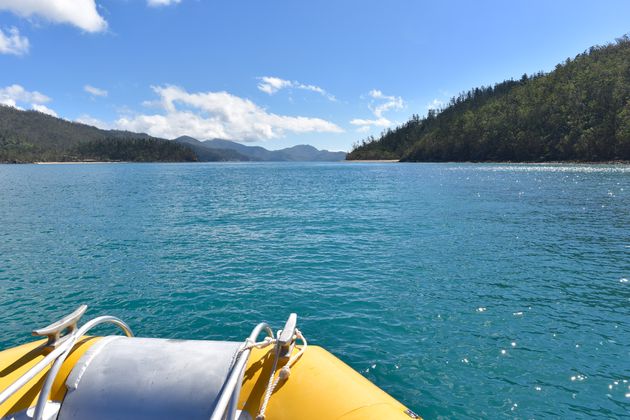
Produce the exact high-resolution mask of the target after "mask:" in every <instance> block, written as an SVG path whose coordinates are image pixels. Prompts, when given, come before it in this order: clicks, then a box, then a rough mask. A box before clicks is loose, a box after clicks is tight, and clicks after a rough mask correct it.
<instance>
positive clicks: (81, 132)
mask: <svg viewBox="0 0 630 420" xmlns="http://www.w3.org/2000/svg"><path fill="white" fill-rule="evenodd" d="M345 156H346V154H345V153H344V152H329V151H326V150H317V149H316V148H314V147H312V146H306V145H300V146H294V147H289V148H286V149H282V150H267V149H265V148H263V147H258V146H245V145H242V144H239V143H236V142H233V141H228V140H220V139H214V140H209V141H203V142H202V141H199V140H197V139H194V138H192V137H189V136H182V137H178V138H177V139H175V140H165V139H160V138H156V137H152V136H149V135H148V134H144V133H132V132H129V131H120V130H101V129H99V128H96V127H92V126H89V125H86V124H80V123H75V122H71V121H67V120H64V119H61V118H56V117H53V116H50V115H47V114H43V113H41V112H37V111H23V110H19V109H17V108H13V107H9V106H3V105H0V163H2V162H51V161H59V162H76V161H88V160H89V161H128V162H195V161H201V162H225V161H265V162H266V161H341V160H344V159H345Z"/></svg>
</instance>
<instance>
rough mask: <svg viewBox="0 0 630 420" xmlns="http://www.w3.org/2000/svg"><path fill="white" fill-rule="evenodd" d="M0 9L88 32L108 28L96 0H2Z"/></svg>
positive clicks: (0, 0)
mask: <svg viewBox="0 0 630 420" xmlns="http://www.w3.org/2000/svg"><path fill="white" fill-rule="evenodd" d="M0 10H8V11H11V12H13V13H15V14H16V15H18V16H21V17H27V18H28V17H33V16H37V17H40V18H43V19H46V20H48V21H50V22H53V23H67V24H70V25H74V26H77V27H79V28H81V29H83V30H84V31H87V32H100V31H104V30H105V29H107V22H106V21H105V19H103V17H101V15H99V13H98V11H97V10H96V3H95V1H94V0H0Z"/></svg>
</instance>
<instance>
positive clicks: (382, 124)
mask: <svg viewBox="0 0 630 420" xmlns="http://www.w3.org/2000/svg"><path fill="white" fill-rule="evenodd" d="M350 124H352V125H358V126H370V125H375V126H379V127H387V126H388V125H390V124H391V121H390V120H388V119H387V118H377V119H373V120H364V119H361V118H355V119H353V120H351V121H350Z"/></svg>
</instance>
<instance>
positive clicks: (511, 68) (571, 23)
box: [0, 0, 630, 150]
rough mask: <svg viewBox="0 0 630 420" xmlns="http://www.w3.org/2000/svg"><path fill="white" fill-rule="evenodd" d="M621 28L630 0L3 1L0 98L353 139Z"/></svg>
mask: <svg viewBox="0 0 630 420" xmlns="http://www.w3.org/2000/svg"><path fill="white" fill-rule="evenodd" d="M627 32H630V2H628V1H597V2H596V1H588V2H587V1H579V0H573V1H483V0H480V1H464V0H462V1H440V2H425V1H399V0H388V1H381V2H377V1H366V0H362V1H354V0H352V1H351V0H343V1H342V0H336V1H318V2H303V1H302V2H300V1H267V2H263V1H260V0H258V1H227V2H220V1H206V0H180V1H176V0H96V1H94V0H0V69H1V70H0V103H4V104H9V105H14V106H18V107H21V108H24V109H30V108H35V109H39V110H41V111H44V112H49V113H54V114H56V115H58V116H60V117H62V118H66V119H68V120H73V121H82V122H87V123H91V124H95V125H98V126H101V127H105V128H120V129H129V130H133V131H143V132H148V133H150V134H153V135H156V136H160V137H166V138H173V137H176V136H179V135H184V134H188V135H192V136H194V137H197V138H199V139H206V138H213V137H222V138H230V139H233V140H239V141H244V142H245V141H246V142H248V143H250V144H259V145H262V146H264V147H267V148H272V149H273V148H281V147H286V146H291V145H295V144H303V143H309V144H313V145H314V146H316V147H319V148H326V149H329V150H349V149H350V148H351V144H352V143H353V142H354V141H356V140H359V139H361V138H364V137H366V136H367V135H370V134H372V135H378V133H379V132H381V131H382V130H383V129H384V128H387V127H389V126H395V125H396V124H398V123H401V122H404V121H406V120H407V119H408V118H409V116H411V115H412V114H413V113H417V114H420V115H424V114H425V113H426V112H427V110H428V109H429V108H430V107H432V106H433V107H435V106H439V105H440V104H441V103H443V102H446V101H448V99H449V98H450V97H452V96H453V95H456V94H457V93H459V92H461V91H464V90H467V89H469V88H472V87H475V86H479V85H487V84H493V83H495V82H499V81H502V80H504V79H508V78H519V77H520V76H521V75H522V74H523V73H534V72H537V71H539V70H543V71H550V70H552V69H553V68H554V66H555V65H556V64H557V63H559V62H561V61H563V60H564V59H566V58H567V57H572V56H574V55H576V54H578V53H580V52H582V51H584V50H586V49H587V48H588V47H590V46H591V45H596V44H604V43H607V42H610V41H613V40H614V39H615V38H616V37H619V36H621V35H623V34H624V33H627Z"/></svg>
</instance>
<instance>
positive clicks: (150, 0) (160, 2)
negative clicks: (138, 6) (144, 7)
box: [147, 0, 182, 7]
mask: <svg viewBox="0 0 630 420" xmlns="http://www.w3.org/2000/svg"><path fill="white" fill-rule="evenodd" d="M181 1H182V0H147V4H148V5H149V6H151V7H161V6H170V5H172V4H178V3H180V2H181Z"/></svg>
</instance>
